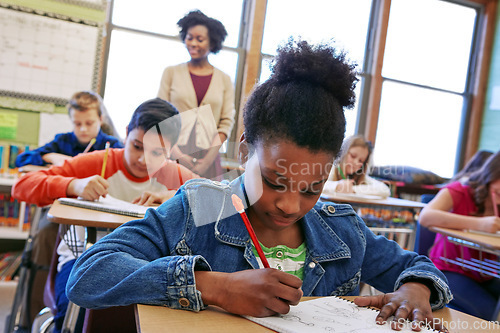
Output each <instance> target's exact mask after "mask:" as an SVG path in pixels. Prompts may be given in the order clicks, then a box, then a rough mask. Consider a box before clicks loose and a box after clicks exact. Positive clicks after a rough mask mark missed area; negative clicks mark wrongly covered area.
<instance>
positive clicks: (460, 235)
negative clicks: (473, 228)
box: [429, 227, 500, 255]
mask: <svg viewBox="0 0 500 333" xmlns="http://www.w3.org/2000/svg"><path fill="white" fill-rule="evenodd" d="M429 229H430V230H431V231H434V232H437V233H440V234H442V235H445V236H447V237H448V238H451V240H452V241H455V242H456V241H457V240H462V242H459V243H460V244H461V245H465V246H469V247H472V248H475V249H479V250H483V251H487V252H490V253H493V254H496V255H500V237H498V236H488V235H483V234H476V233H473V232H468V231H465V230H456V229H448V228H440V227H431V228H429ZM464 241H465V242H464Z"/></svg>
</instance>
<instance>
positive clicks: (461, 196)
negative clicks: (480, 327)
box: [420, 151, 500, 320]
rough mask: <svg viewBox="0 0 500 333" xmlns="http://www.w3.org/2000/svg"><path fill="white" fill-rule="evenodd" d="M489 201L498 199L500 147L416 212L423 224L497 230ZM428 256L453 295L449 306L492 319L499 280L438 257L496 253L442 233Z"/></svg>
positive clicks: (483, 256) (499, 219) (499, 222)
mask: <svg viewBox="0 0 500 333" xmlns="http://www.w3.org/2000/svg"><path fill="white" fill-rule="evenodd" d="M493 201H495V205H496V204H498V203H500V151H498V152H497V153H495V154H494V155H492V156H490V158H489V159H488V160H486V162H485V164H484V165H483V167H482V168H480V169H479V170H477V171H476V172H474V173H472V174H471V175H470V176H469V177H468V178H467V179H466V180H465V182H464V183H463V184H462V183H461V182H459V181H456V182H453V183H450V184H448V185H446V187H444V188H443V189H441V190H440V191H439V193H438V194H437V195H436V197H435V198H434V199H433V200H431V202H429V203H428V204H427V206H426V207H425V208H424V209H423V210H422V212H421V213H420V223H421V224H422V225H423V226H424V227H444V228H452V229H472V230H479V231H485V232H490V233H496V232H497V231H499V230H500V217H498V216H495V212H497V211H498V207H497V208H496V210H495V206H494V203H493ZM429 257H430V258H431V260H432V261H433V262H434V264H435V265H436V266H437V267H438V268H439V269H440V270H442V271H443V272H444V274H445V275H446V277H447V278H448V281H449V285H450V288H451V290H452V292H453V295H454V299H453V301H452V302H451V303H450V306H451V307H453V308H455V309H457V310H460V311H462V312H465V313H468V314H471V315H473V316H476V317H480V318H483V319H486V320H496V318H493V314H494V311H495V308H496V305H497V302H498V300H499V297H500V280H499V279H496V278H492V277H490V276H486V275H482V274H481V273H480V272H477V271H474V270H470V269H464V268H462V267H461V266H458V265H456V264H453V263H447V262H446V261H443V260H441V259H440V258H441V257H445V258H449V259H455V258H462V259H466V260H470V259H473V258H474V259H480V260H483V259H488V258H489V259H493V260H496V256H494V255H492V254H488V253H482V254H480V253H479V252H478V251H477V250H474V249H471V248H469V247H466V246H461V245H456V244H453V243H451V242H449V241H448V239H447V237H446V236H444V235H441V234H437V235H436V239H435V241H434V245H433V247H432V248H431V250H430V253H429Z"/></svg>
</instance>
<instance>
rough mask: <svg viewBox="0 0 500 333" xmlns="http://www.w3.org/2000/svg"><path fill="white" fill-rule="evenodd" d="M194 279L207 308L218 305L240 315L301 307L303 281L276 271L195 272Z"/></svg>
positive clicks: (263, 313)
mask: <svg viewBox="0 0 500 333" xmlns="http://www.w3.org/2000/svg"><path fill="white" fill-rule="evenodd" d="M227 260H231V259H230V258H227ZM195 279H196V289H198V290H199V291H200V292H201V296H202V299H203V303H205V305H217V306H219V307H221V308H223V309H224V310H226V311H228V312H231V313H234V314H240V315H250V316H254V317H266V316H271V315H275V314H277V313H281V314H286V313H288V311H290V306H291V305H297V304H299V302H300V298H301V297H302V295H303V294H302V290H301V289H300V287H301V286H302V280H301V279H299V278H298V277H296V276H295V275H292V274H288V273H285V272H282V271H280V270H277V269H250V270H244V271H238V272H233V273H223V272H209V271H195Z"/></svg>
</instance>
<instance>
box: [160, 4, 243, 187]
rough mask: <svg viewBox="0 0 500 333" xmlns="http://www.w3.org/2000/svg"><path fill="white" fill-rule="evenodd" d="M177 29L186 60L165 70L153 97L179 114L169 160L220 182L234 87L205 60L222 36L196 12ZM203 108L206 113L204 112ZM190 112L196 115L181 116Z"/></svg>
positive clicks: (218, 24)
mask: <svg viewBox="0 0 500 333" xmlns="http://www.w3.org/2000/svg"><path fill="white" fill-rule="evenodd" d="M177 25H178V26H179V28H180V37H181V39H182V41H183V42H184V44H185V45H186V48H187V50H188V52H189V55H190V57H191V60H189V61H188V62H187V63H181V64H178V65H175V66H169V67H167V68H165V70H164V72H163V76H162V78H161V83H160V89H159V91H158V97H160V98H163V99H165V100H167V101H169V102H170V103H172V104H173V105H174V106H175V107H176V108H177V109H178V110H179V111H180V112H181V118H182V129H181V134H180V136H179V140H178V141H177V146H175V147H174V148H173V150H172V158H174V159H177V160H178V161H179V162H180V163H181V164H183V165H184V166H186V167H187V168H189V169H190V170H191V171H193V172H194V173H197V174H199V175H200V176H202V177H206V178H211V179H217V180H220V176H221V175H222V167H221V164H220V156H219V148H220V146H221V145H222V143H224V141H225V140H226V139H227V137H228V136H229V134H230V133H231V129H232V127H233V125H234V113H235V110H234V87H233V84H232V82H231V78H230V77H229V75H227V74H225V73H224V72H222V71H221V70H219V69H218V68H215V67H214V66H213V65H212V64H210V62H209V61H208V55H209V54H210V53H214V54H216V53H217V52H219V51H220V50H221V49H222V43H223V42H224V40H225V38H226V36H227V31H226V29H225V27H224V25H223V24H222V23H221V22H220V21H218V20H216V19H213V18H211V17H208V16H206V15H205V14H203V13H202V12H201V11H199V10H195V11H191V12H189V13H188V14H187V15H186V16H184V17H183V18H181V19H180V20H179V21H178V22H177ZM208 106H209V107H210V109H211V112H204V111H203V110H209V109H208ZM198 107H200V108H199V109H197V108H198ZM189 110H195V111H193V112H188V113H186V112H185V111H189ZM214 124H215V126H214Z"/></svg>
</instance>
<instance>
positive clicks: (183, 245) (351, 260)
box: [66, 176, 451, 311]
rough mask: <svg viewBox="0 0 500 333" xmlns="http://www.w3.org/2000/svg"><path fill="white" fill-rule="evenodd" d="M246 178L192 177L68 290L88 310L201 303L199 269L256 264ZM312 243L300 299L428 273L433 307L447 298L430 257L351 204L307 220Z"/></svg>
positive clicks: (79, 267) (90, 258) (116, 239)
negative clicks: (244, 207) (237, 204)
mask: <svg viewBox="0 0 500 333" xmlns="http://www.w3.org/2000/svg"><path fill="white" fill-rule="evenodd" d="M242 179H243V176H242V177H240V178H238V179H236V180H235V181H233V182H232V183H218V182H212V181H210V180H206V179H195V180H190V181H188V182H187V183H186V184H185V185H184V186H183V187H181V189H180V190H179V191H178V193H177V194H176V195H175V196H174V197H173V198H172V199H170V200H168V201H167V202H165V203H164V204H163V205H161V206H160V207H158V208H157V209H156V210H154V209H149V210H148V212H147V213H146V216H145V217H144V219H142V220H135V221H130V222H128V223H126V224H124V225H122V226H121V227H119V228H118V229H116V230H115V231H113V232H112V233H111V234H109V235H107V236H105V237H104V238H102V239H101V240H99V241H98V242H97V243H96V244H95V245H93V246H92V247H90V248H89V249H88V250H86V251H85V252H84V253H83V255H82V256H81V257H80V258H78V260H77V261H76V263H75V266H74V267H73V270H72V272H71V275H70V277H69V280H68V284H67V287H66V292H67V294H68V297H69V299H70V300H71V301H73V302H74V303H76V304H78V305H80V306H82V307H85V308H105V307H110V306H119V305H128V304H132V303H142V304H151V305H162V306H167V307H171V308H179V309H188V310H194V311H199V310H201V309H203V308H205V305H204V304H203V302H202V299H201V293H200V292H199V291H198V290H197V289H196V284H195V283H196V282H195V276H194V271H196V270H213V271H221V272H235V271H241V270H246V269H252V268H258V267H259V266H258V263H257V260H256V258H255V256H254V254H253V252H252V245H251V240H250V237H249V235H248V232H247V230H246V229H245V226H244V223H243V221H242V219H241V217H240V215H239V214H237V212H236V210H235V209H234V207H233V206H232V202H231V194H233V193H236V194H238V195H239V196H240V198H244V185H243V181H242ZM297 223H302V225H303V232H304V237H305V243H306V247H307V257H306V262H305V266H304V279H303V285H302V290H303V293H304V296H329V295H357V294H358V293H359V283H360V282H361V281H363V282H366V283H368V284H370V285H372V286H374V287H375V288H377V289H378V290H380V291H382V292H392V291H394V290H396V289H398V288H399V287H400V286H401V285H402V284H403V283H405V282H406V281H408V280H415V279H420V280H422V279H424V280H426V281H427V282H429V283H427V285H429V286H433V287H434V290H433V291H432V292H433V295H437V297H433V298H434V300H433V301H432V304H431V306H432V308H433V309H437V308H440V307H443V306H444V305H445V304H446V303H448V302H449V301H450V300H451V293H450V290H449V288H448V285H447V280H446V278H445V277H444V275H443V274H442V273H441V272H440V271H439V270H438V269H437V268H436V267H435V266H434V265H433V264H432V262H431V261H430V260H429V259H428V258H427V257H425V256H420V255H418V254H416V253H414V252H410V251H405V250H403V249H401V248H400V246H399V245H398V244H397V243H395V242H393V241H390V240H388V239H386V238H385V237H383V236H376V235H374V234H373V233H372V232H371V231H370V230H369V229H368V228H367V227H366V225H365V224H364V222H363V221H362V220H361V218H359V217H358V216H357V215H356V213H355V212H354V210H353V209H352V207H351V206H350V205H346V204H334V203H327V202H318V203H317V204H316V205H315V206H314V208H313V209H312V210H311V211H309V212H308V213H307V214H306V215H305V216H304V217H303V218H302V220H301V221H299V222H297Z"/></svg>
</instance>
